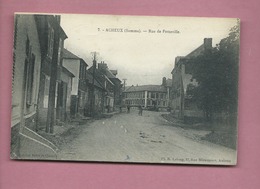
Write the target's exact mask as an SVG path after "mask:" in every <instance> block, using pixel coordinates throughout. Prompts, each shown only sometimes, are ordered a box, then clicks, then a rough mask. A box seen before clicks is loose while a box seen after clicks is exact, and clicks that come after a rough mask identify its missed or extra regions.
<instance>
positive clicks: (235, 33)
mask: <svg viewBox="0 0 260 189" xmlns="http://www.w3.org/2000/svg"><path fill="white" fill-rule="evenodd" d="M187 64H189V65H190V66H191V67H192V76H193V79H196V81H197V82H198V86H197V87H196V88H192V90H189V93H192V96H193V98H194V100H195V101H196V103H197V105H198V107H199V108H201V109H202V110H204V112H205V114H206V116H207V117H208V118H210V117H211V115H212V113H214V112H227V113H234V112H236V111H237V100H238V99H237V96H238V64H239V25H237V26H235V27H233V28H232V29H231V30H230V33H229V36H228V37H226V38H224V39H222V40H221V41H220V43H219V44H218V45H217V46H216V47H215V48H212V49H211V50H207V51H205V52H204V53H203V54H201V55H199V56H197V57H195V58H191V59H189V61H188V62H187ZM190 95H191V94H190Z"/></svg>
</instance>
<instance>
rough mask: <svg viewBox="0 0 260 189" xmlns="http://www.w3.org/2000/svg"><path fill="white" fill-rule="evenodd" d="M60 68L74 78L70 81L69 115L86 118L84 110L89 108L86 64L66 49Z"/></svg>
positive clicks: (63, 51)
mask: <svg viewBox="0 0 260 189" xmlns="http://www.w3.org/2000/svg"><path fill="white" fill-rule="evenodd" d="M62 66H63V67H64V68H66V69H67V70H68V71H69V72H71V73H72V74H73V75H74V76H75V77H74V78H73V79H72V88H71V106H70V114H71V116H72V117H75V116H76V115H77V114H80V115H84V116H86V114H87V112H86V109H87V108H88V106H89V104H88V102H89V100H88V98H89V96H88V94H89V91H88V90H89V89H88V80H87V66H88V64H87V63H86V62H85V61H84V60H83V59H82V58H79V57H78V56H76V55H75V54H73V53H72V52H70V51H68V50H67V49H63V50H62Z"/></svg>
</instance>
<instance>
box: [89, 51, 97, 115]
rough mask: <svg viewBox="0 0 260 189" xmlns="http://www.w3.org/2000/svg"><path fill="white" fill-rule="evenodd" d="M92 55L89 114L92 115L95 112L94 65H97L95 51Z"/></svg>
mask: <svg viewBox="0 0 260 189" xmlns="http://www.w3.org/2000/svg"><path fill="white" fill-rule="evenodd" d="M91 54H92V55H93V66H92V67H93V71H92V91H91V105H90V106H91V110H90V111H91V112H90V115H91V116H92V117H93V116H94V112H95V93H94V90H95V73H96V67H97V60H96V59H97V52H92V53H91Z"/></svg>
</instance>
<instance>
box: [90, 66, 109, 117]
mask: <svg viewBox="0 0 260 189" xmlns="http://www.w3.org/2000/svg"><path fill="white" fill-rule="evenodd" d="M86 74H87V80H88V88H89V94H88V95H89V98H88V105H87V109H86V114H87V116H99V115H101V114H102V113H103V112H104V110H105V107H104V96H105V93H106V89H105V86H103V85H102V83H101V82H99V81H98V80H97V79H96V78H95V79H94V78H93V73H91V72H90V71H89V70H87V72H86Z"/></svg>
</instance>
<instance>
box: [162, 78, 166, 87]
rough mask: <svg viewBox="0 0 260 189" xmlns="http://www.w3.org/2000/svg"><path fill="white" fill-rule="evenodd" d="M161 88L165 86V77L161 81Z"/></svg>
mask: <svg viewBox="0 0 260 189" xmlns="http://www.w3.org/2000/svg"><path fill="white" fill-rule="evenodd" d="M162 86H166V77H163V79H162Z"/></svg>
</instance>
